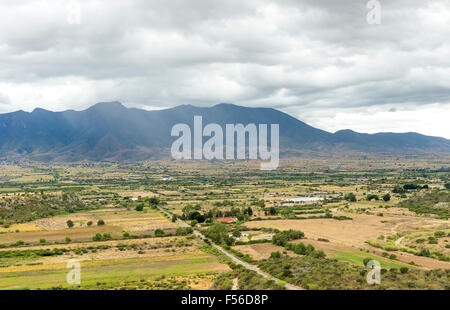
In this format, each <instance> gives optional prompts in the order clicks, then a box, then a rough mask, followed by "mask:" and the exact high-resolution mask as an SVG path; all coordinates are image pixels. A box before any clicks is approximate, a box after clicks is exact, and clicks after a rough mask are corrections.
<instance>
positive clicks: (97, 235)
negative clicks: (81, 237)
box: [92, 233, 102, 241]
mask: <svg viewBox="0 0 450 310" xmlns="http://www.w3.org/2000/svg"><path fill="white" fill-rule="evenodd" d="M101 240H102V235H101V234H100V233H96V234H95V236H94V237H92V241H101Z"/></svg>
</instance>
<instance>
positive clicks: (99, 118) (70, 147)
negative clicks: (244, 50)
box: [0, 102, 450, 161]
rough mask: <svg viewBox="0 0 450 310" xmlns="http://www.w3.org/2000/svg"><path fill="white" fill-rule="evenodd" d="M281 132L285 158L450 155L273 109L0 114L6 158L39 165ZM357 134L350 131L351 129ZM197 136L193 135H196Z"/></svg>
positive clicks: (428, 145)
mask: <svg viewBox="0 0 450 310" xmlns="http://www.w3.org/2000/svg"><path fill="white" fill-rule="evenodd" d="M195 115H201V116H203V124H204V125H206V124H208V123H217V124H220V125H222V126H224V125H225V124H238V123H242V124H244V125H246V124H248V123H255V124H260V123H263V124H280V149H281V155H282V156H283V155H284V156H288V155H289V154H291V155H292V154H296V155H302V154H303V155H309V156H311V155H321V156H322V155H325V156H333V155H342V154H379V155H426V154H437V155H439V154H443V153H446V154H450V140H447V139H444V138H438V137H430V136H424V135H421V134H418V133H412V132H411V133H377V134H361V133H357V132H354V131H351V130H341V131H338V132H336V133H334V134H333V133H329V132H326V131H323V130H320V129H317V128H314V127H312V126H309V125H307V124H306V123H304V122H302V121H300V120H298V119H296V118H294V117H291V116H289V115H287V114H285V113H282V112H280V111H277V110H274V109H270V108H247V107H241V106H237V105H233V104H218V105H215V106H213V107H210V108H200V107H194V106H191V105H182V106H178V107H175V108H171V109H166V110H160V111H146V110H140V109H135V108H126V107H124V106H123V105H122V104H121V103H119V102H109V103H98V104H96V105H94V106H92V107H90V108H88V109H86V110H84V111H73V110H68V111H64V112H51V111H47V110H43V109H39V108H37V109H35V110H34V111H33V112H31V113H28V112H24V111H17V112H13V113H7V114H0V158H1V159H2V160H7V161H10V160H20V159H26V160H34V161H82V160H92V161H102V160H113V161H134V160H147V159H152V158H163V157H168V158H169V156H170V146H171V145H172V142H173V141H174V140H175V139H176V137H171V136H170V132H171V129H172V127H173V125H175V124H177V123H186V124H189V125H191V126H192V124H193V119H194V116H195ZM349 127H351V124H349ZM191 128H193V127H191Z"/></svg>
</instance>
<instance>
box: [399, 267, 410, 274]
mask: <svg viewBox="0 0 450 310" xmlns="http://www.w3.org/2000/svg"><path fill="white" fill-rule="evenodd" d="M408 270H409V269H408V267H401V268H400V272H401V273H403V274H405V273H407V272H408Z"/></svg>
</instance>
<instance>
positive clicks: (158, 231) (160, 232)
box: [155, 228, 165, 236]
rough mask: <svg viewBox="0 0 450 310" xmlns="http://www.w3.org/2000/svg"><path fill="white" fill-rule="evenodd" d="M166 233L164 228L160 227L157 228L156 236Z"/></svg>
mask: <svg viewBox="0 0 450 310" xmlns="http://www.w3.org/2000/svg"><path fill="white" fill-rule="evenodd" d="M164 234H165V232H164V230H162V229H160V228H158V229H156V230H155V236H163V235H164Z"/></svg>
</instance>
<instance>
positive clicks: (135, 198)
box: [130, 197, 139, 201]
mask: <svg viewBox="0 0 450 310" xmlns="http://www.w3.org/2000/svg"><path fill="white" fill-rule="evenodd" d="M130 200H131V201H138V200H139V198H137V197H131V198H130Z"/></svg>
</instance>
